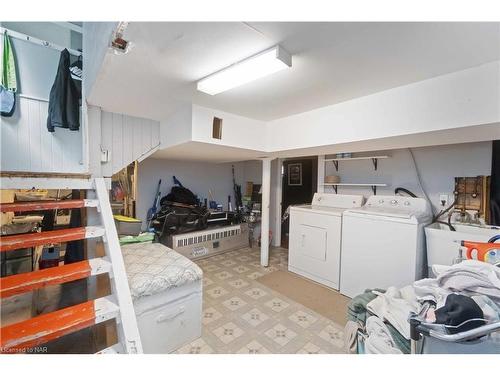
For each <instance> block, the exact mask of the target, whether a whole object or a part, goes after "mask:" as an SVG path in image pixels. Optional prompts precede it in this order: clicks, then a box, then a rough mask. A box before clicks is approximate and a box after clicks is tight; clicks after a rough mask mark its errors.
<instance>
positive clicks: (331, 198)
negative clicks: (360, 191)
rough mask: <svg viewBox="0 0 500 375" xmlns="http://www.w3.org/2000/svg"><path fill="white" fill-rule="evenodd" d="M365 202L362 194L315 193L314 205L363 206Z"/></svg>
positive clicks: (336, 206) (312, 203)
mask: <svg viewBox="0 0 500 375" xmlns="http://www.w3.org/2000/svg"><path fill="white" fill-rule="evenodd" d="M363 202H364V197H363V196H362V195H347V194H331V193H314V197H313V200H312V202H311V205H312V206H321V207H335V208H353V207H361V206H362V205H363Z"/></svg>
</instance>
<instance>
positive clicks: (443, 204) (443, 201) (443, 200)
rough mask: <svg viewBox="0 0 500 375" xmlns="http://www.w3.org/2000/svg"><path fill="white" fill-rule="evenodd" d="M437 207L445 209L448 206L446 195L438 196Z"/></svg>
mask: <svg viewBox="0 0 500 375" xmlns="http://www.w3.org/2000/svg"><path fill="white" fill-rule="evenodd" d="M439 205H440V206H441V207H447V206H448V194H444V193H442V194H439Z"/></svg>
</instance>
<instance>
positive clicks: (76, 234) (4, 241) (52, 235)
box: [0, 227, 86, 252]
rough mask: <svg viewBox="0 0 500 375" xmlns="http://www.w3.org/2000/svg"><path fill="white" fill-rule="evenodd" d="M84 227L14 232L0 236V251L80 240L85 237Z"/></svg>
mask: <svg viewBox="0 0 500 375" xmlns="http://www.w3.org/2000/svg"><path fill="white" fill-rule="evenodd" d="M85 233H86V230H85V227H78V228H69V229H58V230H52V231H47V232H37V233H27V234H16V235H13V236H3V237H0V252H1V251H10V250H16V249H23V248H27V247H33V246H39V245H46V244H50V243H59V242H68V241H75V240H82V239H84V238H85Z"/></svg>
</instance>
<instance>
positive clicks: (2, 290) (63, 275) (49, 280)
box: [0, 260, 92, 298]
mask: <svg viewBox="0 0 500 375" xmlns="http://www.w3.org/2000/svg"><path fill="white" fill-rule="evenodd" d="M91 271H92V270H91V267H90V263H89V261H88V260H84V261H81V262H76V263H71V264H65V265H63V266H59V267H51V268H47V269H43V270H39V271H33V272H26V273H20V274H17V275H12V276H7V277H4V278H2V279H0V298H6V297H10V296H13V295H16V294H21V293H26V292H29V291H32V290H35V289H40V288H43V287H45V286H48V285H56V284H62V283H66V282H69V281H74V280H79V279H83V278H86V277H89V276H90V275H91Z"/></svg>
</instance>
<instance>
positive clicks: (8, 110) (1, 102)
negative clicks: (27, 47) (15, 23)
mask: <svg viewBox="0 0 500 375" xmlns="http://www.w3.org/2000/svg"><path fill="white" fill-rule="evenodd" d="M1 63H2V65H1V67H0V70H1V73H2V81H1V85H0V115H2V116H5V117H10V116H12V115H13V114H14V110H15V107H16V90H17V75H16V61H15V59H14V52H13V51H12V45H11V44H10V38H9V36H8V35H7V31H6V30H5V31H4V34H3V48H2V61H1Z"/></svg>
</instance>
